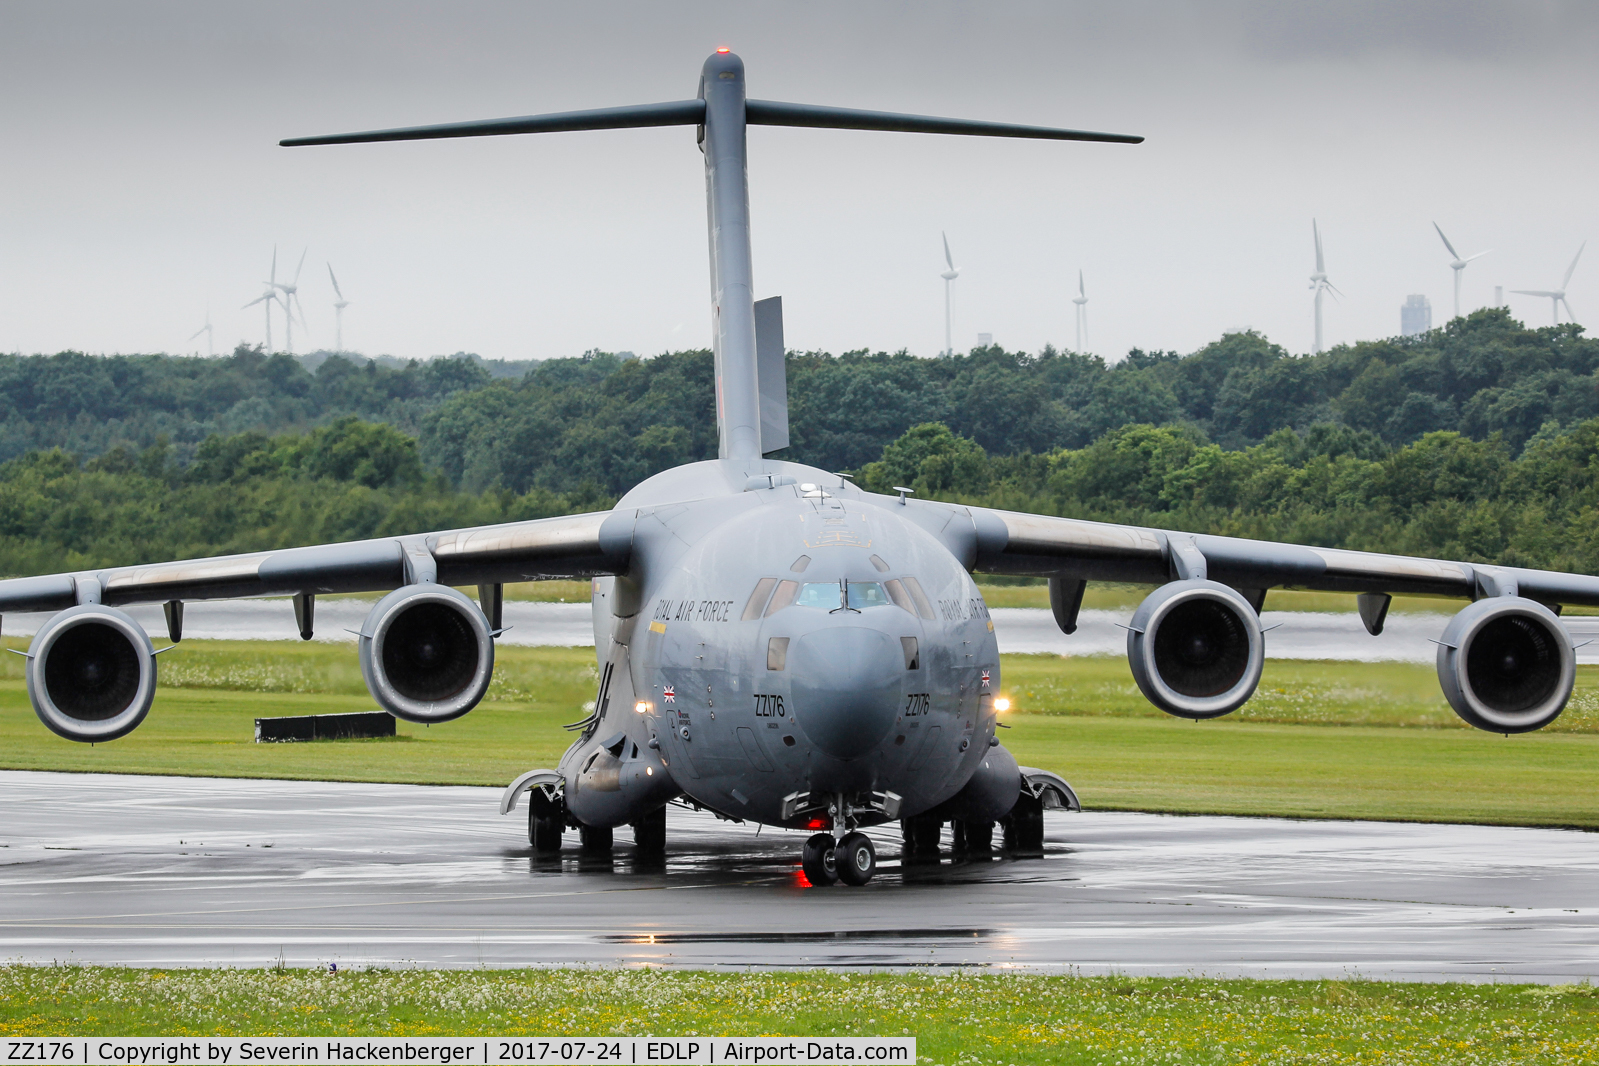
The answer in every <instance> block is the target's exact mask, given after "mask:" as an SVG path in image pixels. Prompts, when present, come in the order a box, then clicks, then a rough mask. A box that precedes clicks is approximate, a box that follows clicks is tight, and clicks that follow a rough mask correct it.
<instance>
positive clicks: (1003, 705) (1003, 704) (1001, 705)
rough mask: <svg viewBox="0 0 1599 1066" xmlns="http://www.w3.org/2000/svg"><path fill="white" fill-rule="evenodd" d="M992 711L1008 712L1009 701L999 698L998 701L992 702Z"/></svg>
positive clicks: (1002, 697)
mask: <svg viewBox="0 0 1599 1066" xmlns="http://www.w3.org/2000/svg"><path fill="white" fill-rule="evenodd" d="M994 710H996V711H1008V710H1010V700H1008V699H1006V698H1005V697H1004V696H1001V697H1000V698H999V699H997V700H995V701H994Z"/></svg>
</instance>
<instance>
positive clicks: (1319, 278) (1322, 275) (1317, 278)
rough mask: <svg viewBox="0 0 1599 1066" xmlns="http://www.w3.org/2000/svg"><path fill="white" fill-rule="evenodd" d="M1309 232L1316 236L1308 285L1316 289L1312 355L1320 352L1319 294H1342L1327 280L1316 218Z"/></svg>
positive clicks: (1312, 220) (1312, 221) (1311, 223)
mask: <svg viewBox="0 0 1599 1066" xmlns="http://www.w3.org/2000/svg"><path fill="white" fill-rule="evenodd" d="M1310 233H1311V235H1312V236H1313V237H1315V238H1316V272H1315V273H1314V274H1312V275H1310V287H1311V288H1312V289H1315V290H1316V346H1315V347H1314V348H1313V349H1311V353H1312V354H1313V355H1320V354H1321V294H1322V293H1324V292H1326V291H1327V290H1328V289H1331V290H1332V291H1333V293H1334V294H1336V295H1338V296H1342V295H1343V293H1341V292H1339V291H1338V287H1337V286H1336V285H1334V284H1333V283H1332V282H1330V281H1328V280H1327V263H1326V260H1325V259H1324V258H1323V256H1322V254H1321V229H1320V228H1319V227H1318V226H1317V225H1316V220H1315V219H1311V220H1310Z"/></svg>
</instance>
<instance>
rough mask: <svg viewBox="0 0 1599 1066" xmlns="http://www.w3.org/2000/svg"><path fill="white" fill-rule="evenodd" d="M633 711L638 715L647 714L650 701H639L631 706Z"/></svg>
mask: <svg viewBox="0 0 1599 1066" xmlns="http://www.w3.org/2000/svg"><path fill="white" fill-rule="evenodd" d="M633 709H634V710H635V711H637V712H638V713H639V714H648V713H649V711H650V701H649V700H639V701H638V702H637V703H635V704H633Z"/></svg>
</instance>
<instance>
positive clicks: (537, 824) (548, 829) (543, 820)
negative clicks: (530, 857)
mask: <svg viewBox="0 0 1599 1066" xmlns="http://www.w3.org/2000/svg"><path fill="white" fill-rule="evenodd" d="M564 822H565V819H563V818H562V817H561V801H560V800H559V799H551V798H550V797H548V796H546V795H545V794H544V790H543V789H539V788H535V789H533V790H531V791H530V792H529V793H528V801H527V842H528V843H529V844H531V845H533V853H534V854H535V855H554V854H556V853H558V852H559V851H560V850H561V831H562V830H563V829H565V828H566V826H565V824H564Z"/></svg>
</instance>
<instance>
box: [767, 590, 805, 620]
mask: <svg viewBox="0 0 1599 1066" xmlns="http://www.w3.org/2000/svg"><path fill="white" fill-rule="evenodd" d="M797 592H799V582H798V581H779V582H778V583H777V591H776V592H774V593H772V602H771V603H768V604H767V605H766V617H768V618H770V617H771V616H772V615H774V614H776V613H777V612H778V611H781V610H782V609H783V608H784V607H787V606H788V605H789V604H791V603H793V602H794V595H795V593H797Z"/></svg>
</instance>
